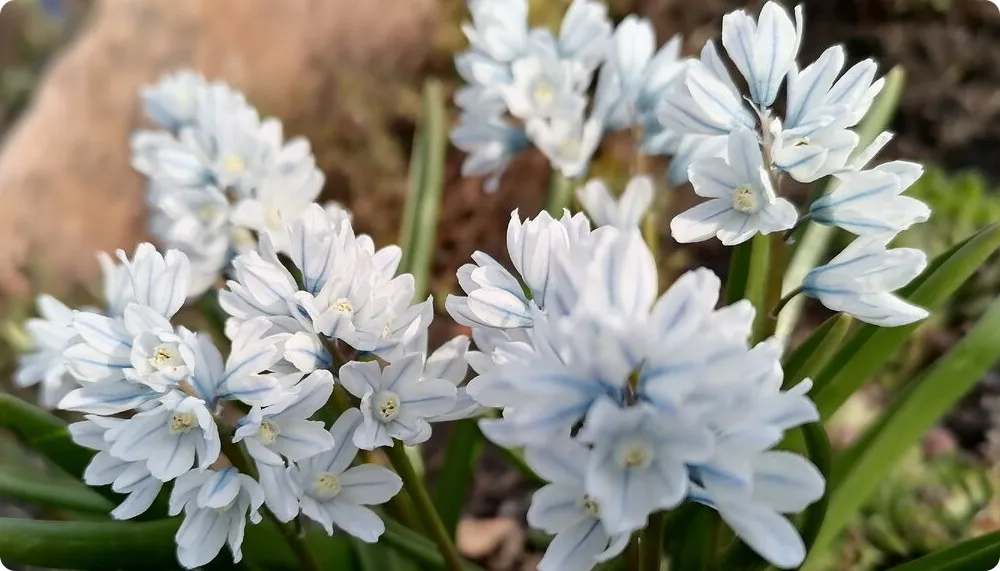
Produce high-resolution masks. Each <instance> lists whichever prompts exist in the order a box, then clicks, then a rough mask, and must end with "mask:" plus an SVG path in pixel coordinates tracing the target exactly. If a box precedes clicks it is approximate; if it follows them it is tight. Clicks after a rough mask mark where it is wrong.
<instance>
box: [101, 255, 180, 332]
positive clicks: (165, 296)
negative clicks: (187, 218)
mask: <svg viewBox="0 0 1000 571" xmlns="http://www.w3.org/2000/svg"><path fill="white" fill-rule="evenodd" d="M117 253H118V258H119V259H120V260H121V261H122V264H123V265H124V266H125V268H126V271H128V273H129V276H131V278H132V289H133V292H134V294H133V295H134V298H133V301H134V302H135V303H137V304H139V305H145V306H147V307H149V308H151V309H152V310H154V311H156V312H157V313H158V314H160V315H161V316H162V317H164V318H166V319H170V318H171V317H173V315H174V314H175V313H177V310H179V309H180V308H181V306H182V305H184V299H185V298H186V296H187V289H188V276H189V273H190V263H189V262H188V259H187V256H185V255H184V253H183V252H179V251H177V250H167V253H166V254H160V253H159V252H157V251H156V247H155V246H153V245H152V244H150V243H149V242H143V243H141V244H139V245H138V246H137V247H136V249H135V254H134V255H133V257H132V260H129V259H128V257H127V255H126V254H125V252H124V250H118V252H117Z"/></svg>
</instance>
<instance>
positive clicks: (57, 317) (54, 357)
mask: <svg viewBox="0 0 1000 571" xmlns="http://www.w3.org/2000/svg"><path fill="white" fill-rule="evenodd" d="M36 305H37V307H38V313H39V314H40V315H41V317H38V318H33V319H29V320H28V321H27V322H26V323H25V324H24V327H25V329H27V331H28V334H29V335H30V336H31V341H32V347H33V348H32V350H31V352H29V353H27V354H25V355H22V356H21V357H20V358H19V359H18V367H17V373H16V374H15V375H14V384H15V385H17V386H19V387H32V386H35V385H41V386H40V389H41V390H40V392H39V402H40V403H41V405H42V406H44V407H45V408H54V407H55V406H56V405H57V404H59V401H60V400H62V398H63V397H64V396H66V394H67V393H69V391H71V390H72V389H73V388H74V387H75V386H76V385H77V383H76V380H75V379H74V378H73V375H71V374H70V373H69V371H67V370H66V360H65V358H64V357H63V351H64V350H66V349H67V348H68V347H70V346H72V345H73V344H74V343H75V342H77V341H79V337H77V334H76V330H75V329H74V328H73V311H72V310H71V309H69V308H68V307H66V306H65V305H63V304H62V302H60V301H59V300H57V299H56V298H54V297H52V296H50V295H40V296H38V298H37V301H36Z"/></svg>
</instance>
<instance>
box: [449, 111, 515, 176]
mask: <svg viewBox="0 0 1000 571" xmlns="http://www.w3.org/2000/svg"><path fill="white" fill-rule="evenodd" d="M451 142H452V144H453V145H455V146H456V147H458V148H459V149H461V150H462V151H464V152H465V153H467V156H466V157H465V160H464V161H462V176H486V177H487V179H486V186H485V188H486V191H487V192H494V191H496V190H497V188H499V184H500V177H501V176H502V175H503V173H504V171H506V170H507V167H508V166H509V165H510V162H511V161H512V160H513V159H514V156H515V155H516V154H518V153H519V152H521V151H522V150H523V149H526V148H527V147H528V146H529V145H530V143H529V141H528V137H527V135H525V133H524V131H522V130H521V129H518V128H516V127H514V126H513V125H511V124H510V123H508V122H507V120H505V119H503V118H502V117H499V116H496V115H491V114H488V113H487V114H483V113H462V115H461V116H460V117H459V120H458V123H457V125H456V126H455V128H454V129H452V131H451Z"/></svg>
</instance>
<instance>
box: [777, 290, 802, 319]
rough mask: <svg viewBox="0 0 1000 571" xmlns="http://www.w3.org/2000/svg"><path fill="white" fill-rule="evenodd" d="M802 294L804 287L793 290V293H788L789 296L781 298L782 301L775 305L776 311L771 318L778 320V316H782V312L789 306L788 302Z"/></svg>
mask: <svg viewBox="0 0 1000 571" xmlns="http://www.w3.org/2000/svg"><path fill="white" fill-rule="evenodd" d="M800 293H802V286H799V287H797V288H795V289H793V290H792V291H790V292H788V293H787V294H785V297H783V298H781V300H779V301H778V303H777V304H775V306H774V309H772V310H771V317H773V318H775V319H776V318H777V317H778V315H780V314H781V310H782V309H784V308H785V306H786V305H788V302H790V301H792V299H793V298H794V297H795V296H797V295H799V294H800Z"/></svg>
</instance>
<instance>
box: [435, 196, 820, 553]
mask: <svg viewBox="0 0 1000 571" xmlns="http://www.w3.org/2000/svg"><path fill="white" fill-rule="evenodd" d="M633 184H642V183H641V181H639V182H634V183H633ZM507 244H508V253H509V254H510V257H511V260H512V262H513V265H514V267H515V270H516V273H511V272H508V271H507V270H506V269H505V268H503V267H502V266H501V265H500V264H498V263H497V262H496V261H494V260H493V259H491V258H489V257H488V256H486V255H485V254H483V253H481V252H480V253H477V254H476V255H475V256H474V259H475V262H476V263H475V264H469V265H466V266H464V267H463V268H462V269H461V270H460V272H459V280H460V283H461V285H462V287H463V289H464V290H465V292H466V294H467V295H465V296H451V297H449V298H448V302H447V305H448V309H449V311H450V312H451V315H452V316H453V317H454V318H455V319H456V321H458V322H459V323H462V324H465V325H468V326H469V327H471V328H472V330H473V338H474V339H475V341H476V343H477V345H478V349H479V350H478V351H475V352H470V355H469V361H470V364H471V365H472V366H473V368H474V369H475V371H476V372H477V373H478V376H477V377H475V378H474V379H473V380H471V381H470V382H469V385H468V393H469V395H470V396H471V397H472V398H473V399H475V400H477V401H478V402H480V403H481V404H483V405H484V406H488V407H496V408H501V409H502V411H503V412H502V417H501V418H497V419H485V420H483V421H481V427H482V429H483V431H484V433H485V434H486V436H487V437H488V438H490V439H491V440H492V441H494V442H496V443H497V444H500V445H502V446H512V447H524V448H525V450H526V460H527V461H528V464H529V465H530V466H531V467H532V468H533V469H534V470H536V471H537V473H538V474H539V475H540V476H542V477H543V478H545V479H546V480H548V481H550V482H551V483H550V484H548V485H547V486H545V487H544V488H542V489H541V490H539V491H538V492H536V493H535V495H534V497H533V500H532V505H531V510H530V511H529V512H528V521H529V523H530V524H531V525H532V526H534V527H537V528H539V529H542V530H544V531H547V532H549V533H554V534H556V537H555V539H554V541H553V543H552V544H551V546H550V547H549V550H548V551H547V552H546V555H545V558H544V559H543V560H542V563H541V564H540V566H539V569H542V570H543V571H545V570H556V569H589V568H591V567H593V566H594V565H596V564H597V563H598V562H600V561H603V560H605V559H607V558H610V557H613V556H615V555H617V554H618V553H619V552H621V550H622V549H623V548H624V546H625V544H626V543H627V539H628V537H629V536H630V535H631V534H632V533H633V532H635V531H637V530H641V529H643V528H644V527H645V526H646V524H647V521H648V518H649V516H650V515H651V514H653V513H656V512H660V511H662V510H667V509H671V508H674V507H676V506H677V505H678V504H680V503H681V502H683V501H695V502H700V503H703V504H706V505H709V506H712V507H714V508H715V509H717V510H718V511H719V513H720V514H721V515H722V517H723V519H724V520H725V521H727V522H728V523H729V524H730V525H731V526H732V527H733V528H734V529H735V530H736V531H737V533H738V534H739V535H740V536H741V537H742V538H743V539H744V541H746V542H747V543H748V544H749V545H751V546H752V547H754V548H755V549H756V550H758V551H759V552H760V553H761V555H763V556H764V557H766V558H767V559H768V560H769V561H771V562H772V563H774V564H775V565H778V566H781V567H791V566H794V565H797V564H798V563H800V562H801V561H802V559H803V557H804V556H805V551H804V546H803V544H802V541H801V539H800V538H799V536H798V534H797V532H796V531H795V528H794V527H793V526H792V525H791V524H790V523H789V522H788V521H787V520H786V519H785V518H784V516H783V515H782V514H785V513H794V512H798V511H800V510H802V509H804V508H805V507H806V506H807V505H809V504H810V503H811V502H813V501H815V500H817V499H818V498H819V497H820V496H822V494H823V488H824V486H823V478H822V476H821V475H820V474H819V472H818V471H817V470H816V469H815V467H813V466H812V464H810V463H809V462H808V461H807V460H806V459H804V458H802V457H801V456H798V455H795V454H791V453H788V452H781V451H776V450H773V448H774V446H775V445H776V444H777V443H778V442H780V440H781V439H782V437H783V435H784V433H785V431H786V430H788V429H790V428H793V427H796V426H799V425H801V424H803V423H807V422H813V421H816V420H818V414H817V412H816V409H815V407H814V406H813V405H812V403H811V401H810V400H809V399H808V398H807V397H806V396H805V393H806V391H807V390H808V388H809V382H808V381H804V382H802V383H801V384H799V385H798V386H795V387H793V388H791V389H788V390H783V389H782V387H781V385H782V372H781V364H780V359H779V358H780V355H781V347H780V346H779V345H778V343H777V342H776V341H774V340H769V341H765V342H763V343H760V344H758V345H756V346H751V345H750V343H749V338H750V333H751V329H752V324H753V317H754V310H753V307H752V306H751V305H750V304H749V302H746V301H741V302H738V303H736V304H733V305H729V306H725V307H722V308H719V309H716V304H717V302H718V299H719V289H720V285H721V284H720V282H719V279H718V278H717V277H716V276H715V275H714V274H712V273H711V272H710V271H708V270H705V269H698V270H694V271H692V272H689V273H687V274H685V275H684V276H682V277H681V278H680V279H678V280H677V282H676V283H674V284H673V285H672V286H671V287H670V288H669V289H668V290H667V291H666V292H665V293H664V294H662V295H658V278H657V271H656V265H655V263H654V260H653V256H652V254H651V252H650V251H649V249H648V247H647V246H646V244H645V243H644V242H643V240H642V237H641V235H640V233H639V232H638V229H636V228H634V227H633V228H621V227H615V226H603V227H600V228H597V229H596V230H592V229H591V227H590V224H589V223H588V221H587V219H586V218H584V217H583V216H582V215H581V214H578V215H576V216H569V215H568V214H567V215H566V216H564V217H563V218H562V219H560V220H555V219H553V218H551V217H550V216H549V215H548V214H545V213H543V214H540V215H539V216H538V217H536V218H535V219H533V220H526V221H523V222H522V221H521V220H520V219H519V218H518V216H517V214H516V213H515V214H514V215H513V216H512V217H511V223H510V226H509V227H508V232H507ZM522 283H523V284H524V287H523V288H522V287H521V284H522Z"/></svg>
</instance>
